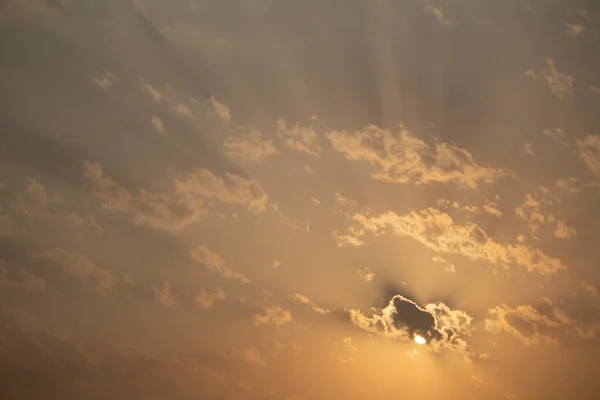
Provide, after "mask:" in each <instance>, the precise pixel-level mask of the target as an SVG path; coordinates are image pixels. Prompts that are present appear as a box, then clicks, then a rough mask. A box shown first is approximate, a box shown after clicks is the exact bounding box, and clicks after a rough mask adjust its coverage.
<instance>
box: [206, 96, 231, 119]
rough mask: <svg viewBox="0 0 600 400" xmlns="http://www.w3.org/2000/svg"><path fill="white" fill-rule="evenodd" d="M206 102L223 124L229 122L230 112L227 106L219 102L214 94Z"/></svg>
mask: <svg viewBox="0 0 600 400" xmlns="http://www.w3.org/2000/svg"><path fill="white" fill-rule="evenodd" d="M208 102H209V104H210V106H211V108H212V111H213V112H214V113H215V115H216V116H217V117H219V119H220V120H221V121H222V122H223V123H224V124H225V125H228V124H229V122H231V112H230V111H229V107H227V106H226V105H225V104H223V103H220V102H219V101H218V100H217V99H215V98H214V96H211V98H210V100H209V101H208Z"/></svg>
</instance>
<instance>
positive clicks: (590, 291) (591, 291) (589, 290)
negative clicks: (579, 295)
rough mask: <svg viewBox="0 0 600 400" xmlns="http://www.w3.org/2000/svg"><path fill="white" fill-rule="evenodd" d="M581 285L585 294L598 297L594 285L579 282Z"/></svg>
mask: <svg viewBox="0 0 600 400" xmlns="http://www.w3.org/2000/svg"><path fill="white" fill-rule="evenodd" d="M581 287H582V288H583V290H585V292H586V293H587V294H589V295H590V296H592V297H598V289H596V285H594V284H592V283H587V282H581Z"/></svg>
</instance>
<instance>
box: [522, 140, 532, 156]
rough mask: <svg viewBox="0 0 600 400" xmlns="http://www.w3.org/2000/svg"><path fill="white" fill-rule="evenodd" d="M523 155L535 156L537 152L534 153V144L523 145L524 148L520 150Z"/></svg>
mask: <svg viewBox="0 0 600 400" xmlns="http://www.w3.org/2000/svg"><path fill="white" fill-rule="evenodd" d="M520 151H521V152H522V153H523V154H527V155H528V156H532V155H534V154H535V152H534V151H533V143H531V142H529V143H525V144H524V145H523V147H521V150H520Z"/></svg>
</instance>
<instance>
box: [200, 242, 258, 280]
mask: <svg viewBox="0 0 600 400" xmlns="http://www.w3.org/2000/svg"><path fill="white" fill-rule="evenodd" d="M189 254H190V257H191V258H192V260H194V261H196V262H197V263H198V264H200V265H203V266H205V267H206V268H207V269H208V270H210V271H212V272H215V273H217V274H219V275H221V277H222V278H225V279H237V280H239V281H241V282H243V283H250V281H249V280H248V278H246V277H245V276H244V275H243V274H241V273H239V272H234V271H233V270H232V269H231V268H229V267H228V266H227V264H226V263H225V260H223V259H222V258H221V257H220V256H219V255H218V254H217V253H215V252H213V251H210V250H209V249H208V248H207V247H206V246H204V245H200V246H198V247H195V248H192V249H190V252H189Z"/></svg>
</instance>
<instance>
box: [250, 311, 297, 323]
mask: <svg viewBox="0 0 600 400" xmlns="http://www.w3.org/2000/svg"><path fill="white" fill-rule="evenodd" d="M252 320H253V321H254V325H262V324H268V323H273V324H274V325H275V326H277V327H281V326H283V325H285V324H288V323H290V322H292V313H290V312H289V311H287V310H284V309H282V308H281V307H279V306H270V307H267V308H265V310H264V314H256V315H254V317H253V318H252Z"/></svg>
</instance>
